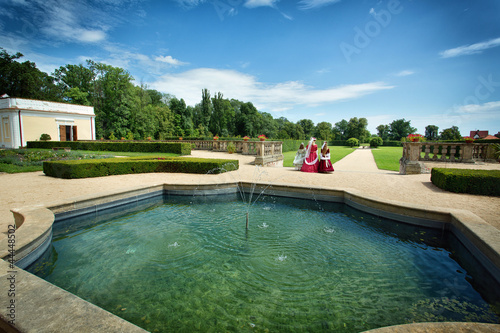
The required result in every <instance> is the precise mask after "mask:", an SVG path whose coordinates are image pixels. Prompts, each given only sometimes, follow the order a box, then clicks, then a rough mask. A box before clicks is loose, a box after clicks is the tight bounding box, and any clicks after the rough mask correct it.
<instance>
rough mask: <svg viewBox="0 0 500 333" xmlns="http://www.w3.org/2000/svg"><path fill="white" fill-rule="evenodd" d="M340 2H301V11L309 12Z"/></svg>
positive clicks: (319, 0) (320, 0)
mask: <svg viewBox="0 0 500 333" xmlns="http://www.w3.org/2000/svg"><path fill="white" fill-rule="evenodd" d="M337 2H340V0H301V1H299V9H302V10H307V9H313V8H318V7H323V6H327V5H331V4H334V3H337Z"/></svg>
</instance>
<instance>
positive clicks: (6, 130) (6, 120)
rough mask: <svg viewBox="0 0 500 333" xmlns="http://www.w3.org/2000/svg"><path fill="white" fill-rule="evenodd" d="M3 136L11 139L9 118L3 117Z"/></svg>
mask: <svg viewBox="0 0 500 333" xmlns="http://www.w3.org/2000/svg"><path fill="white" fill-rule="evenodd" d="M2 129H3V138H4V139H10V126H9V118H8V117H7V118H2Z"/></svg>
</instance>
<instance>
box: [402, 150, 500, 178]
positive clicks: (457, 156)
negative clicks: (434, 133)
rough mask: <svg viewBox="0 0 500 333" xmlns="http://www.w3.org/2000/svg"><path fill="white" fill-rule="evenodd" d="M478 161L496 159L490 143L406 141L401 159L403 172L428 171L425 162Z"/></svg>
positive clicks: (416, 172) (417, 172)
mask: <svg viewBox="0 0 500 333" xmlns="http://www.w3.org/2000/svg"><path fill="white" fill-rule="evenodd" d="M426 161H430V162H432V161H440V162H456V163H476V162H478V161H483V162H485V161H494V157H493V147H492V146H491V144H489V143H447V142H404V143H403V156H402V157H401V159H400V160H399V164H400V168H399V173H401V174H419V173H427V172H429V170H428V169H427V168H426V167H425V165H424V164H423V162H426Z"/></svg>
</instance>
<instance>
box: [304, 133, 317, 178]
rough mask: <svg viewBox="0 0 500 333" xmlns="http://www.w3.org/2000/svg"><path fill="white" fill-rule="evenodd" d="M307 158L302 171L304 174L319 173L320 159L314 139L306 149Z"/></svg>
mask: <svg viewBox="0 0 500 333" xmlns="http://www.w3.org/2000/svg"><path fill="white" fill-rule="evenodd" d="M306 148H307V149H306V158H305V160H304V164H303V165H302V168H301V169H300V171H302V172H318V167H319V159H318V146H317V145H316V138H314V137H312V138H311V140H309V143H308V145H307V147H306Z"/></svg>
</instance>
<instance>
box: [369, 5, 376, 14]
mask: <svg viewBox="0 0 500 333" xmlns="http://www.w3.org/2000/svg"><path fill="white" fill-rule="evenodd" d="M370 15H373V16H377V13H375V8H373V7H372V8H370Z"/></svg>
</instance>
